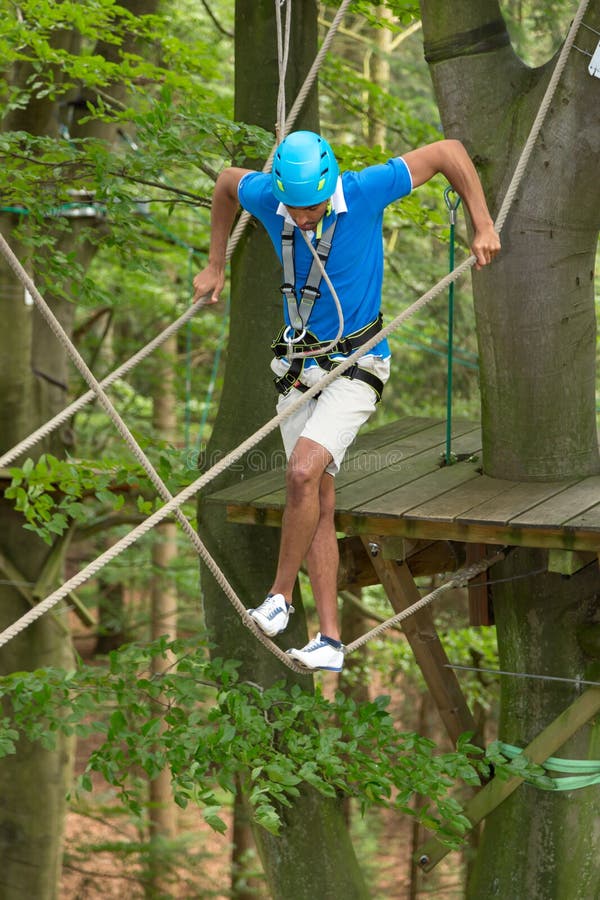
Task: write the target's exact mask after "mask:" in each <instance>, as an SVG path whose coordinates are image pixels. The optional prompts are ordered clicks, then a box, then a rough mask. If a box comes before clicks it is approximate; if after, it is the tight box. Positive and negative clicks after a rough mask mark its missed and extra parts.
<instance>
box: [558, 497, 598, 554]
mask: <svg viewBox="0 0 600 900" xmlns="http://www.w3.org/2000/svg"><path fill="white" fill-rule="evenodd" d="M563 525H564V527H565V528H569V529H576V530H579V529H586V530H588V531H598V529H599V528H600V503H596V505H595V506H591V507H590V508H589V509H586V511H585V512H583V513H581V514H580V515H578V516H574V517H573V518H572V519H567V521H566V522H563ZM598 546H599V547H600V544H599V545H598Z"/></svg>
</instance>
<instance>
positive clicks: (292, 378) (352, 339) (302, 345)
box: [271, 313, 383, 402]
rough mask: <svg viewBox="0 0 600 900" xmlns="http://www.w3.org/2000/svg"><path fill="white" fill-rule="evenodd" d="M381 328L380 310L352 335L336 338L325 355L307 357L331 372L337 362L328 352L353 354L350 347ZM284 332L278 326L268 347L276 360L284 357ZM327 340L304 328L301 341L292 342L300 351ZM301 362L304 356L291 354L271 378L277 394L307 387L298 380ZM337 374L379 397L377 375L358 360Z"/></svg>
mask: <svg viewBox="0 0 600 900" xmlns="http://www.w3.org/2000/svg"><path fill="white" fill-rule="evenodd" d="M381 327H382V317H381V313H380V314H379V315H378V316H377V318H376V319H375V321H374V322H370V323H369V324H368V325H365V327H364V328H361V329H359V331H355V332H353V333H352V334H349V335H348V336H347V337H344V338H342V339H341V340H340V341H338V342H337V344H336V345H335V346H334V347H333V348H332V349H330V351H329V353H328V354H326V355H323V356H313V357H310V358H311V359H314V361H315V362H316V363H317V365H318V366H319V367H320V368H321V369H324V370H325V371H326V372H331V370H332V369H334V368H335V367H336V365H337V364H338V363H337V362H336V361H335V360H334V359H331V355H336V354H338V353H342V354H344V355H345V356H347V355H348V354H350V353H353V352H354V350H357V349H358V348H359V347H361V346H362V345H363V344H365V343H366V342H367V341H368V340H370V339H371V338H372V337H374V336H375V335H376V334H377V332H379V331H381ZM284 332H285V327H284V328H282V329H281V331H280V332H279V334H278V335H277V337H276V338H275V340H274V341H273V343H272V344H271V349H272V350H273V353H274V354H275V356H276V357H277V358H278V359H281V358H282V357H284V356H286V355H287V351H288V345H287V343H286V342H285V341H284V340H283V334H284ZM329 343H330V342H329V341H318V340H317V339H316V337H315V336H314V335H313V334H311V333H310V332H308V331H307V332H306V334H305V335H304V336H303V338H302V340H301V341H299V342H298V343H297V344H295V349H298V350H300V351H304V350H311V351H315V350H319V348H320V347H326V346H327V345H328V344H329ZM305 362H306V357H304V358H301V357H295V358H294V359H292V361H291V363H290V365H289V368H288V370H287V372H285V373H284V374H283V375H281V376H279V377H276V378H275V379H274V380H275V387H276V388H277V390H278V391H279V393H280V394H283V395H284V396H285V395H286V394H288V393H289V392H290V391H291V389H292V388H296V389H297V390H299V391H301V392H302V393H304V392H305V391H307V390H308V387H307V386H306V385H305V384H303V383H302V382H301V381H300V376H301V375H302V371H303V369H304V364H305ZM340 377H341V378H350V379H352V380H355V381H363V382H364V383H365V384H368V385H369V387H370V388H372V389H373V390H374V391H375V394H376V395H377V402H379V400H381V395H382V393H383V382H382V380H381V379H380V378H378V377H377V375H374V374H373V373H372V372H369V371H368V370H367V369H361V367H360V365H359V364H358V363H355V364H354V365H353V366H349V368H348V369H346V371H345V372H342V374H341V376H340Z"/></svg>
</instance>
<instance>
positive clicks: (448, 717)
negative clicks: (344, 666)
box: [363, 535, 477, 744]
mask: <svg viewBox="0 0 600 900" xmlns="http://www.w3.org/2000/svg"><path fill="white" fill-rule="evenodd" d="M377 540H378V537H377V536H373V535H371V536H369V537H365V538H363V542H364V543H365V546H366V548H367V552H368V544H369V542H375V543H376V542H377ZM370 558H371V562H372V564H373V568H374V569H375V571H376V573H377V575H378V576H379V580H380V581H381V584H382V585H383V588H384V590H385V592H386V594H387V596H388V598H389V601H390V603H391V604H392V607H393V609H394V611H395V612H400V611H401V610H404V609H407V607H409V606H411V605H412V604H413V603H415V602H416V601H417V600H419V599H420V598H421V594H420V592H419V589H418V588H417V586H416V584H415V582H414V579H413V577H412V575H411V573H410V570H409V568H408V565H407V564H406V563H401V564H398V563H396V562H394V561H393V560H389V559H384V558H383V556H382V555H381V554H378V555H377V556H374V557H373V556H371V557H370ZM402 630H403V632H404V634H405V635H406V639H407V640H408V642H409V644H410V646H411V648H412V651H413V653H414V655H415V659H416V661H417V663H418V665H419V667H420V669H421V671H422V673H423V677H424V679H425V681H426V683H427V686H428V688H429V690H430V692H431V696H432V698H433V700H434V702H435V704H436V706H437V708H438V710H439V713H440V717H441V719H442V721H443V723H444V725H445V727H446V730H447V731H448V734H449V735H450V738H451V740H452V742H453V744H456V742H457V740H458V738H459V737H460V735H461V734H463V733H464V732H465V731H472V732H474V733H475V732H476V731H477V727H476V725H475V721H474V719H473V716H472V715H471V711H470V710H469V707H468V705H467V701H466V700H465V698H464V696H463V693H462V691H461V689H460V685H459V683H458V681H457V679H456V675H455V674H454V672H453V671H452V669H450V668H448V665H449V663H448V657H447V656H446V652H445V650H444V648H443V646H442V644H441V641H440V639H439V635H438V633H437V631H436V629H435V625H434V622H433V617H432V614H431V610H430V609H429V608H428V607H424V608H423V609H421V610H419V612H417V613H415V614H414V615H413V616H410V617H409V618H408V619H405V620H404V622H403V623H402Z"/></svg>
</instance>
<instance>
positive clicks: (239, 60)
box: [198, 0, 368, 900]
mask: <svg viewBox="0 0 600 900" xmlns="http://www.w3.org/2000/svg"><path fill="white" fill-rule="evenodd" d="M248 35H252V40H248ZM291 36H292V37H291V47H290V63H289V66H288V77H287V87H286V90H287V97H288V107H289V106H291V104H292V102H293V100H294V98H295V94H296V92H297V90H298V89H299V87H300V84H301V83H302V81H303V79H304V77H305V74H306V72H307V71H308V68H309V66H310V64H311V63H312V60H313V59H314V56H315V54H316V49H317V43H316V40H317V9H316V3H315V2H314V0H302V2H300V3H296V4H294V6H293V21H292V27H291ZM276 47H277V42H276V32H275V16H274V11H273V5H272V3H271V2H270V0H258V2H256V3H252V4H249V3H245V2H238V3H237V4H236V104H235V118H236V119H238V120H242V121H246V122H250V123H253V124H258V125H261V126H262V127H264V128H267V129H269V130H272V131H274V129H275V118H276V110H277V103H276V100H277V82H278V71H277V53H276ZM316 110H317V106H316V94H315V92H314V91H313V92H312V94H311V96H310V99H309V100H308V102H307V105H306V106H305V108H304V110H303V112H302V114H301V117H300V121H299V122H297V123H296V124H295V126H294V127H295V128H302V127H305V128H306V127H308V128H310V127H312V128H315V126H316V123H317V114H316ZM280 283H281V272H280V268H279V264H278V262H277V259H276V256H275V254H274V251H273V247H272V246H271V243H270V241H269V239H268V237H267V235H266V233H265V232H264V231H263V229H261V228H257V227H256V226H255V225H250V226H249V227H248V229H247V231H246V234H245V236H244V238H243V239H242V241H241V242H240V245H239V247H238V250H237V252H236V254H235V256H234V259H233V266H232V285H231V301H232V302H231V325H230V337H229V347H228V362H227V368H226V372H225V378H224V384H223V394H222V398H221V404H220V407H219V413H218V416H217V419H216V422H215V426H214V430H213V434H212V437H211V440H210V443H209V445H208V449H207V454H206V459H205V460H204V465H206V466H208V465H210V464H211V462H214V461H215V460H216V459H218V458H219V457H220V456H222V455H223V453H224V452H226V451H227V450H229V449H231V448H233V447H235V446H237V445H238V444H239V443H240V442H241V440H243V439H244V438H246V437H248V435H250V434H251V433H252V432H253V431H254V430H255V429H256V428H257V427H259V426H260V425H262V424H263V423H264V422H265V421H267V420H268V419H270V418H271V417H272V416H273V415H274V405H275V398H276V395H275V390H274V388H273V385H272V382H271V373H270V370H269V362H270V359H271V355H270V351H269V344H270V341H271V339H272V337H273V336H274V335H275V333H276V332H277V330H278V328H279V326H280V323H281V296H280V294H279V289H278V288H279V285H280ZM282 459H283V453H282V449H281V443H280V439H279V436H278V435H273V436H272V437H270V439H268V440H266V441H263V443H261V445H260V446H259V447H257V448H256V449H255V450H254V451H251V453H249V454H248V455H247V456H246V457H245V459H243V460H241V461H240V462H239V463H238V464H237V465H236V466H235V467H234V470H230V471H228V472H227V473H225V474H224V475H223V476H222V477H221V479H219V480H218V483H217V482H213V484H212V485H211V486H210V490H209V493H210V492H212V491H214V490H216V489H217V488H218V487H221V486H225V485H226V484H231V483H233V482H234V481H238V480H240V479H242V478H244V477H245V475H248V476H249V475H250V474H257V473H258V472H260V471H266V470H267V469H271V468H273V466H274V465H275V464H277V463H278V462H279V463H280V464H281V462H282ZM198 516H199V523H200V526H201V533H202V537H203V540H204V541H205V542H206V544H207V546H208V548H209V550H210V551H211V552H212V553H214V554H215V556H216V558H217V559H218V561H219V564H220V565H221V567H222V569H223V570H224V572H226V573H227V575H228V577H229V578H230V580H231V583H232V585H233V587H234V588H235V590H236V591H237V592H238V595H239V596H240V597H241V599H242V601H243V602H244V603H245V604H246V605H247V606H255V605H257V604H258V603H261V602H262V600H263V599H264V597H265V594H266V591H267V590H268V588H269V587H270V584H271V581H272V578H273V575H274V571H275V565H276V561H277V550H278V534H277V533H276V532H274V531H273V530H272V529H267V528H258V527H250V526H248V527H245V526H239V525H229V524H227V522H226V520H225V514H224V513H221V511H220V509H216V508H215V507H208V506H207V505H205V504H204V502H203V499H202V498H200V501H199V512H198ZM203 602H204V610H205V616H206V623H207V627H208V629H209V632H210V635H211V638H212V640H213V641H214V643H215V645H216V649H215V653H217V654H218V655H219V656H225V657H230V658H235V659H238V660H241V661H242V669H241V677H242V678H251V679H252V681H254V682H259V683H260V684H262V685H265V686H267V685H270V684H273V683H274V682H275V681H278V680H281V679H282V678H285V679H287V681H288V682H289V683H290V684H292V683H294V682H300V683H301V684H302V685H303V686H304V687H307V688H308V687H309V686H310V681H309V679H308V678H307V677H306V676H295V675H294V674H293V673H291V672H290V671H289V670H287V669H284V667H282V666H281V665H280V664H279V663H278V662H277V660H276V658H275V657H273V656H272V655H271V654H269V653H268V652H267V651H266V650H265V649H264V648H263V646H262V644H260V643H259V642H258V641H256V640H255V639H254V638H253V637H252V636H251V635H250V634H249V632H248V630H247V629H246V628H245V627H244V626H243V625H242V624H241V622H240V620H239V617H238V615H237V613H236V612H235V611H234V610H233V609H232V607H231V606H230V605H229V604H228V603H227V601H226V598H225V597H224V596H223V593H222V592H221V590H220V589H219V588H218V587H217V586H216V585H215V584H214V582H213V580H212V577H211V576H210V575H208V574H207V573H206V572H205V571H204V570H203ZM294 605H295V607H296V615H295V616H293V618H292V620H291V621H290V628H289V629H288V631H286V633H285V635H282V638H281V641H280V643H281V645H282V646H284V647H290V646H302V644H303V643H305V642H306V626H305V622H304V618H303V616H302V611H301V604H300V598H299V596H297V595H296V596H295V597H294ZM282 816H283V818H284V827H283V829H282V832H281V835H280V836H279V837H274V836H273V835H271V834H269V833H267V832H266V831H265V830H264V829H262V828H257V829H256V830H255V838H256V843H257V847H258V849H259V853H260V856H261V859H262V863H263V866H264V869H265V873H266V876H267V880H268V883H269V888H270V892H271V896H272V897H273V898H274V900H279V898H281V900H284V898H285V900H289V898H290V897H293V898H294V900H313V898H314V897H316V896H319V898H322V900H328V898H331V900H334V898H335V900H337V898H339V897H341V896H344V897H348V898H362V897H366V896H368V892H367V890H366V886H365V884H364V881H363V879H362V876H361V874H360V872H359V870H358V865H357V863H356V858H355V855H354V851H353V849H352V845H351V842H350V838H349V835H348V832H347V829H346V827H345V823H344V820H343V810H342V808H341V805H340V804H339V803H337V802H336V801H331V800H326V799H324V798H322V797H320V796H319V795H318V794H316V793H315V792H314V791H312V790H310V789H308V788H305V789H304V790H303V791H302V793H301V797H300V798H299V799H298V801H297V802H296V803H294V805H293V807H292V808H291V809H289V810H285V811H283V812H282Z"/></svg>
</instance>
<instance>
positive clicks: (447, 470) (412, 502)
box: [354, 461, 481, 518]
mask: <svg viewBox="0 0 600 900" xmlns="http://www.w3.org/2000/svg"><path fill="white" fill-rule="evenodd" d="M480 478H481V475H479V474H478V473H477V463H469V462H466V461H465V462H461V463H456V465H454V466H448V467H444V468H443V469H440V468H439V467H437V466H436V467H435V468H434V470H433V471H432V470H431V469H430V470H429V471H428V472H426V473H424V474H423V475H422V476H421V477H419V478H411V480H410V481H409V482H408V483H406V484H401V485H400V486H399V487H396V488H391V485H390V489H388V490H387V491H386V492H385V493H384V495H383V496H380V497H378V498H376V499H375V500H372V501H370V502H368V503H362V504H360V505H357V506H356V507H354V512H360V513H362V514H364V515H369V514H377V515H381V516H384V515H385V516H404V515H406V514H407V512H408V510H409V509H412V507H414V506H416V505H417V504H418V503H420V502H426V501H428V500H431V499H433V498H440V497H441V495H442V494H444V493H445V491H449V490H451V489H452V488H454V487H456V486H457V485H459V484H464V483H465V482H467V481H471V480H472V479H476V480H478V479H480ZM411 518H418V517H416V516H411Z"/></svg>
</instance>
